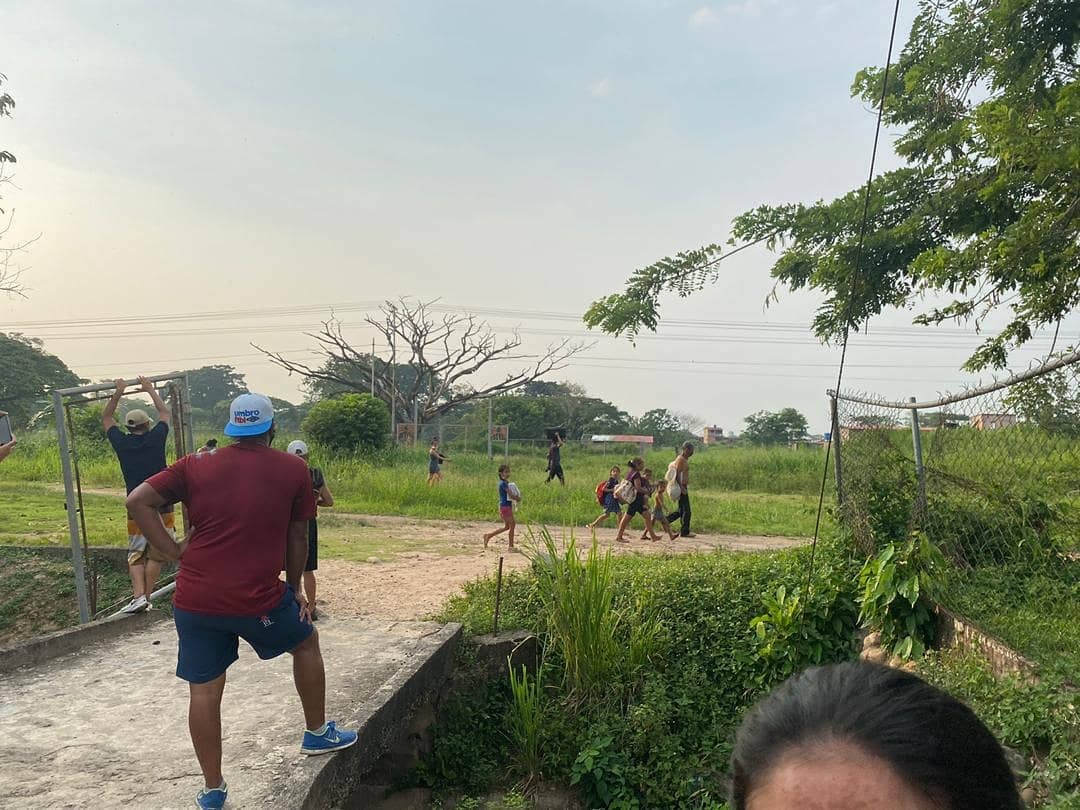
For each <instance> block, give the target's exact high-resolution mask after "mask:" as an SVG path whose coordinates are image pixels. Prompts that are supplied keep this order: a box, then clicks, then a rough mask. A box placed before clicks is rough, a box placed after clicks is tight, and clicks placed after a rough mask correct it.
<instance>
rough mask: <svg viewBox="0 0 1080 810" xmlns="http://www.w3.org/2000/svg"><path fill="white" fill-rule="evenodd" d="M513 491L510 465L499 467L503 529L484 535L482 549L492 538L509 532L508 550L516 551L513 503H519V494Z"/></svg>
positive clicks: (500, 513)
mask: <svg viewBox="0 0 1080 810" xmlns="http://www.w3.org/2000/svg"><path fill="white" fill-rule="evenodd" d="M515 489H516V488H513V489H512V488H511V487H510V465H509V464H503V465H501V466H500V467H499V517H501V518H502V521H503V527H502V528H501V529H496V530H495V531H492V532H488V533H487V534H485V535H484V548H487V547H488V543H490V542H491V539H492V538H493V537H497V536H498V535H500V534H502V533H503V532H509V533H510V534H509V535H507V536H508V538H509V540H510V542H509V545H508V550H509V551H516V550H517V548H516V547H515V546H514V528H515V527H516V526H517V520H516V519H515V518H514V502H515V501H517V502H518V503H520V502H521V493H519V492H516V491H515Z"/></svg>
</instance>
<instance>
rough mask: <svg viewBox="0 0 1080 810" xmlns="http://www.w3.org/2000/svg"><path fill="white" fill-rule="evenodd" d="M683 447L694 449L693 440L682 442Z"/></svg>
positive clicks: (684, 448)
mask: <svg viewBox="0 0 1080 810" xmlns="http://www.w3.org/2000/svg"><path fill="white" fill-rule="evenodd" d="M682 449H683V450H693V449H694V443H693V442H683V443H682Z"/></svg>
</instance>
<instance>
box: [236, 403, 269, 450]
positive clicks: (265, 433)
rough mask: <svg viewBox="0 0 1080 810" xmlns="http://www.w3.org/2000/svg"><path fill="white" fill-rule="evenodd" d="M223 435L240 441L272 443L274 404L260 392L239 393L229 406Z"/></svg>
mask: <svg viewBox="0 0 1080 810" xmlns="http://www.w3.org/2000/svg"><path fill="white" fill-rule="evenodd" d="M225 435H226V436H228V437H229V438H231V439H236V440H237V441H240V442H259V443H262V444H273V441H274V406H273V405H271V404H270V400H269V399H267V398H266V397H264V396H263V395H262V394H241V395H240V396H238V397H237V398H236V399H234V400H233V401H232V405H230V406H229V424H227V425H225Z"/></svg>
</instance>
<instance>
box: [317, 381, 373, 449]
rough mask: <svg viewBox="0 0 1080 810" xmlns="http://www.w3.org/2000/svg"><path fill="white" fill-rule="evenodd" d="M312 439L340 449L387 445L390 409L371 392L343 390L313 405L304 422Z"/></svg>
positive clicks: (327, 446)
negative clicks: (361, 392)
mask: <svg viewBox="0 0 1080 810" xmlns="http://www.w3.org/2000/svg"><path fill="white" fill-rule="evenodd" d="M301 427H302V430H303V433H304V436H305V437H307V438H308V439H309V440H310V441H311V442H313V443H315V444H318V445H321V446H323V447H325V448H327V449H329V450H333V451H336V452H339V453H356V452H367V451H371V450H378V449H380V448H382V447H385V446H386V444H387V442H388V440H389V437H390V412H389V411H388V410H387V407H386V404H385V403H384V402H383V401H382V400H380V399H375V398H374V397H372V396H371V395H369V394H343V395H342V396H340V397H335V398H334V399H324V400H323V401H322V402H318V403H316V404H315V405H313V406H311V411H310V412H309V413H308V415H307V418H306V419H304V423H303V425H302V426H301Z"/></svg>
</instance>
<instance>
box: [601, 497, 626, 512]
mask: <svg viewBox="0 0 1080 810" xmlns="http://www.w3.org/2000/svg"><path fill="white" fill-rule="evenodd" d="M604 514H605V515H621V514H622V507H621V506H619V502H618V501H617V500H615V496H614V495H612V494H611V493H610V492H609V493H607V494H606V495H604Z"/></svg>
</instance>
